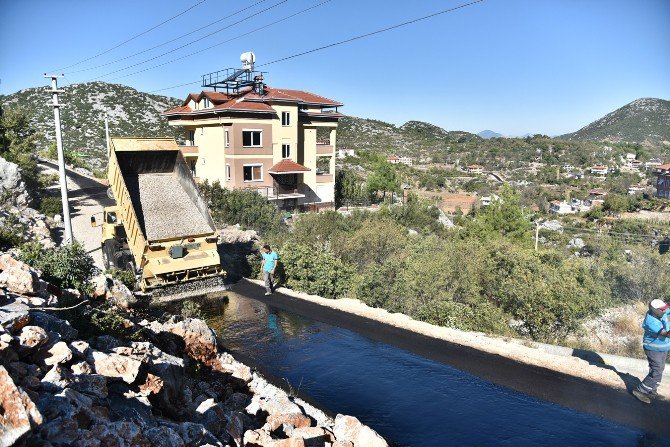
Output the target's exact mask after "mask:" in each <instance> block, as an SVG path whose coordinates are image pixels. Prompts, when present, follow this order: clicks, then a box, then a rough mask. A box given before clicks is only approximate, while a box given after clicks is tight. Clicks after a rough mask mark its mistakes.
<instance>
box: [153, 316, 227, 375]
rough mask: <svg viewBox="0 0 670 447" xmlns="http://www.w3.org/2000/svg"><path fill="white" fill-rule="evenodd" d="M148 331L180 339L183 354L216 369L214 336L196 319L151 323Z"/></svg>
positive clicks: (205, 324) (204, 324) (203, 323)
mask: <svg viewBox="0 0 670 447" xmlns="http://www.w3.org/2000/svg"><path fill="white" fill-rule="evenodd" d="M149 329H151V330H152V331H154V332H155V333H157V334H158V335H159V337H160V333H162V332H169V333H172V334H174V335H177V336H178V337H180V338H181V339H182V340H183V342H184V354H185V355H186V356H189V357H191V358H194V359H196V360H199V361H200V362H202V363H204V364H206V365H209V366H214V367H217V366H218V364H219V362H218V361H217V350H218V348H217V344H216V335H215V334H214V331H212V330H211V329H210V328H209V326H207V323H205V322H204V321H202V320H199V319H197V318H184V319H183V320H182V321H175V320H174V319H171V320H170V321H168V322H166V323H164V324H160V323H158V322H153V323H151V324H150V325H149Z"/></svg>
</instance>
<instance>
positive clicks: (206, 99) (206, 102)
mask: <svg viewBox="0 0 670 447" xmlns="http://www.w3.org/2000/svg"><path fill="white" fill-rule="evenodd" d="M203 102H204V104H205V107H204V108H205V109H209V108H210V107H211V104H210V102H209V98H207V97H205V99H204V101H203Z"/></svg>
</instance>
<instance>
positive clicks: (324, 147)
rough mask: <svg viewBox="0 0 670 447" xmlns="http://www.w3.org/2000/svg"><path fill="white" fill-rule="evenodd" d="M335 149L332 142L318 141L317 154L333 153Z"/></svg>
mask: <svg viewBox="0 0 670 447" xmlns="http://www.w3.org/2000/svg"><path fill="white" fill-rule="evenodd" d="M334 151H335V148H334V147H333V145H332V144H330V143H325V142H317V143H316V154H317V155H332V154H333V152H334Z"/></svg>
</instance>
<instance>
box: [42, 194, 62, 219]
mask: <svg viewBox="0 0 670 447" xmlns="http://www.w3.org/2000/svg"><path fill="white" fill-rule="evenodd" d="M39 211H40V213H42V214H44V215H45V216H50V217H53V216H55V215H56V214H60V215H62V214H63V202H62V200H61V198H60V197H44V198H42V200H40V205H39Z"/></svg>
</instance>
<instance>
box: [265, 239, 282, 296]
mask: <svg viewBox="0 0 670 447" xmlns="http://www.w3.org/2000/svg"><path fill="white" fill-rule="evenodd" d="M261 255H262V256H263V261H262V262H261V270H262V271H263V279H264V280H265V295H271V294H272V292H273V291H274V285H273V284H272V281H273V280H274V276H275V268H277V259H278V257H277V253H276V252H274V251H272V250H271V249H270V246H269V245H267V244H265V245H263V253H261Z"/></svg>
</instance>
